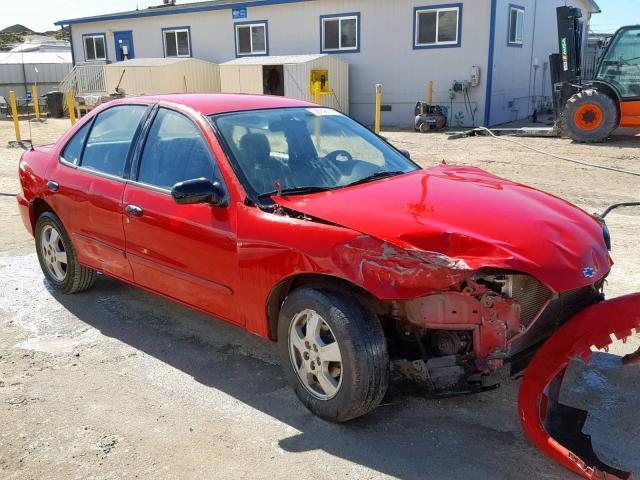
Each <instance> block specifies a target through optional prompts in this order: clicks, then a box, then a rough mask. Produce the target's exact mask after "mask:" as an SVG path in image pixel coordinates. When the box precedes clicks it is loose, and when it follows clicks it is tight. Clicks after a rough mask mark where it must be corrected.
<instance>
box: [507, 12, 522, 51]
mask: <svg viewBox="0 0 640 480" xmlns="http://www.w3.org/2000/svg"><path fill="white" fill-rule="evenodd" d="M523 42H524V7H518V6H517V5H509V45H511V46H514V47H515V46H519V47H521V46H522V44H523Z"/></svg>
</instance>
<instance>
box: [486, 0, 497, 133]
mask: <svg viewBox="0 0 640 480" xmlns="http://www.w3.org/2000/svg"><path fill="white" fill-rule="evenodd" d="M497 3H498V0H491V24H490V25H489V59H488V60H487V92H486V94H485V99H484V126H485V127H489V126H490V122H491V100H492V97H493V57H494V55H495V47H496V13H497V12H496V11H497V9H498V6H497Z"/></svg>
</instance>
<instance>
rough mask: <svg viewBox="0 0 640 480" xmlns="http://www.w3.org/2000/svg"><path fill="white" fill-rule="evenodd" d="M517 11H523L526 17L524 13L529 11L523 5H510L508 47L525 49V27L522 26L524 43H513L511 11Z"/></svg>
mask: <svg viewBox="0 0 640 480" xmlns="http://www.w3.org/2000/svg"><path fill="white" fill-rule="evenodd" d="M512 8H514V9H517V10H522V13H523V15H524V13H525V12H526V11H527V9H526V8H525V7H523V6H522V5H516V4H514V3H510V4H509V15H508V17H509V21H508V22H507V47H511V48H522V47H524V33H525V30H524V29H525V25H524V24H523V25H522V43H518V42H512V41H511V9H512ZM522 21H523V22H524V16H523V20H522Z"/></svg>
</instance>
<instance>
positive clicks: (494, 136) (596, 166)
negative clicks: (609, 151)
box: [478, 127, 640, 177]
mask: <svg viewBox="0 0 640 480" xmlns="http://www.w3.org/2000/svg"><path fill="white" fill-rule="evenodd" d="M478 130H484V131H486V132H487V133H488V134H489V135H491V136H492V137H493V138H495V139H496V140H502V141H504V142H510V143H515V144H516V145H520V146H521V147H523V148H526V149H528V150H532V151H534V152H537V153H540V154H542V155H547V156H549V157H553V158H557V159H558V160H563V161H565V162H571V163H575V164H578V165H582V166H584V167H590V168H597V169H600V170H608V171H610V172H617V173H623V174H625V175H633V176H634V177H640V172H632V171H630V170H623V169H621V168H615V167H607V166H604V165H596V164H593V163H587V162H583V161H581V160H576V159H574V158H569V157H562V156H560V155H556V154H554V153H549V152H545V151H544V150H540V149H539V148H536V147H532V146H530V145H527V144H525V143H522V142H519V141H517V140H514V139H512V138H505V137H500V136H498V135H496V134H495V133H493V132H492V131H491V130H490V129H488V128H487V127H478Z"/></svg>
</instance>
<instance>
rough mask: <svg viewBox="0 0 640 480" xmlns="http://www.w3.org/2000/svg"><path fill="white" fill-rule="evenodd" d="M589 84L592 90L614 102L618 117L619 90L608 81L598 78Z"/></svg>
mask: <svg viewBox="0 0 640 480" xmlns="http://www.w3.org/2000/svg"><path fill="white" fill-rule="evenodd" d="M591 86H592V87H593V89H594V90H597V91H598V92H600V93H603V94H605V95H607V96H608V97H610V98H611V100H613V103H615V105H616V109H617V110H618V118H620V114H621V112H620V102H621V101H622V99H621V98H620V92H618V90H617V89H616V88H615V87H613V86H612V85H610V84H609V83H607V82H602V81H599V80H596V81H594V82H592V83H591Z"/></svg>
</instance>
